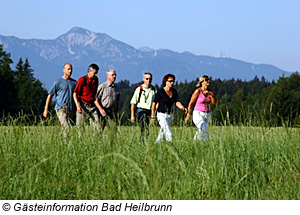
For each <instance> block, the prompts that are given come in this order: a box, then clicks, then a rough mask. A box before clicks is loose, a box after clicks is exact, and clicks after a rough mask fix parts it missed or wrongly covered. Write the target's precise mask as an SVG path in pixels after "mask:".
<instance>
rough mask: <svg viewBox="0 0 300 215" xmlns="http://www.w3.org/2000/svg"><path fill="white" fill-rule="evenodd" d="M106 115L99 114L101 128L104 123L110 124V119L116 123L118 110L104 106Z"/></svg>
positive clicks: (103, 126)
mask: <svg viewBox="0 0 300 215" xmlns="http://www.w3.org/2000/svg"><path fill="white" fill-rule="evenodd" d="M104 110H105V113H106V116H102V115H101V114H100V123H101V127H102V130H103V129H104V128H105V126H106V123H108V124H109V126H110V122H111V120H114V121H115V122H116V124H118V121H119V120H118V111H117V110H116V109H112V108H104Z"/></svg>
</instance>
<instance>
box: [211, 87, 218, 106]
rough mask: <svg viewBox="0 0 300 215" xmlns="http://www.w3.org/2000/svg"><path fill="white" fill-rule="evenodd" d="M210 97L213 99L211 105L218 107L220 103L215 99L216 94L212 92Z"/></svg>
mask: <svg viewBox="0 0 300 215" xmlns="http://www.w3.org/2000/svg"><path fill="white" fill-rule="evenodd" d="M209 96H210V99H211V103H212V104H213V105H217V104H218V101H217V99H216V97H215V94H214V92H213V91H212V90H210V91H209Z"/></svg>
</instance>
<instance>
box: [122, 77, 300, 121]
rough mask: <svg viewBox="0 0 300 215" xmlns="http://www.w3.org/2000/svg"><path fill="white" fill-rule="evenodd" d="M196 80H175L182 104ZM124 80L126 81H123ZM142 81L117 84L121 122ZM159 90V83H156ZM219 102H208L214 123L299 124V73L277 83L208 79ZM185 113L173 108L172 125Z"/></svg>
mask: <svg viewBox="0 0 300 215" xmlns="http://www.w3.org/2000/svg"><path fill="white" fill-rule="evenodd" d="M197 82H198V79H196V80H195V81H191V82H189V83H188V82H187V81H185V82H184V83H182V82H180V83H178V82H176V83H175V85H174V87H175V88H176V89H177V91H178V94H179V98H180V100H181V102H182V104H183V105H184V106H188V103H189V100H190V98H191V96H192V94H193V92H194V91H195V89H196V85H197ZM125 83H126V84H125ZM139 84H141V83H137V84H131V85H129V81H125V82H123V81H121V82H120V83H119V85H120V90H121V94H122V95H121V102H120V103H121V109H120V110H121V113H123V120H122V122H123V123H124V122H125V121H126V119H128V118H129V117H130V104H129V103H130V99H131V97H132V94H133V91H134V89H135V88H136V87H137V86H138V85H139ZM156 88H157V89H158V86H157V85H156ZM211 89H212V90H213V91H214V92H215V95H216V97H217V99H218V105H217V106H214V105H211V113H212V115H211V120H212V122H213V124H215V125H224V124H233V125H237V124H243V125H253V126H281V125H285V126H299V125H300V117H299V113H300V111H299V108H300V76H299V74H298V72H295V73H293V74H292V75H291V76H290V77H280V78H279V80H278V81H277V82H274V81H273V82H268V81H266V79H265V78H264V77H262V78H261V79H259V78H258V77H255V78H254V79H253V80H251V81H242V80H240V79H237V80H235V79H229V80H220V79H211ZM183 119H184V116H183V114H182V111H181V110H179V109H177V108H176V109H175V118H174V121H173V124H174V125H181V124H182V120H183Z"/></svg>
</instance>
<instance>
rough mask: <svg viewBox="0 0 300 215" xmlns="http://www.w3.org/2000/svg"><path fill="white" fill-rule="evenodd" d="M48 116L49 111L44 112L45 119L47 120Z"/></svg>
mask: <svg viewBox="0 0 300 215" xmlns="http://www.w3.org/2000/svg"><path fill="white" fill-rule="evenodd" d="M47 115H48V110H44V113H43V116H44V117H45V118H47Z"/></svg>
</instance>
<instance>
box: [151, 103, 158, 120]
mask: <svg viewBox="0 0 300 215" xmlns="http://www.w3.org/2000/svg"><path fill="white" fill-rule="evenodd" d="M157 107H158V103H156V102H152V106H151V120H150V122H151V123H153V122H155V117H156V116H155V115H156V109H157Z"/></svg>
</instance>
